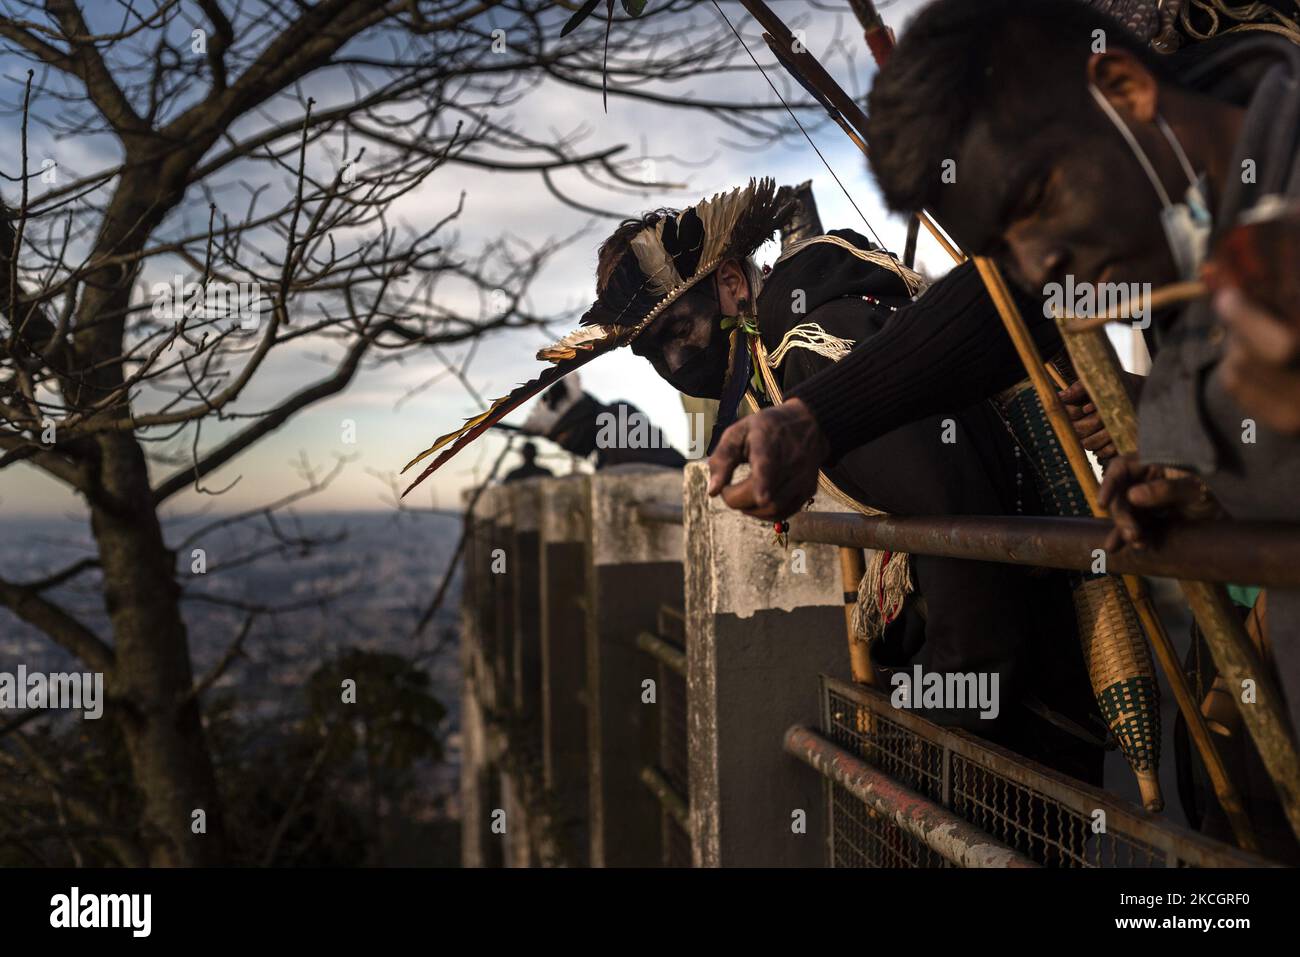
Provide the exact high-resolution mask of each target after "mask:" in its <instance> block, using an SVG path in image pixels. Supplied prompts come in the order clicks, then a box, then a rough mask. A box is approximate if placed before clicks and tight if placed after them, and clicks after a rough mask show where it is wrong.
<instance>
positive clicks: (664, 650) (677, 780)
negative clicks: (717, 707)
mask: <svg viewBox="0 0 1300 957" xmlns="http://www.w3.org/2000/svg"><path fill="white" fill-rule="evenodd" d="M643 507H644V506H643ZM678 514H679V516H680V510H678ZM685 637H686V636H685V620H684V616H683V614H682V611H681V609H679V608H675V607H673V606H670V605H661V606H660V608H659V620H658V622H657V624H656V628H655V631H654V632H649V631H643V632H641V633H640V634H638V635H637V638H636V644H637V647H638V648H640V649H641V650H642V651H644V652H645V653H646V654H648V655H649V656H650V657H651V658H653V659H654V660H655V662H656V663H657V665H658V668H657V675H656V686H657V692H658V694H657V703H658V704H659V709H658V722H659V724H658V729H657V730H658V735H657V739H658V740H657V743H658V747H657V752H658V753H657V754H656V755H655V763H654V764H652V765H647V766H646V767H644V768H642V769H641V783H642V784H644V785H645V786H646V787H647V788H649V789H650V793H652V794H653V795H654V796H655V798H656V800H658V802H659V807H660V810H661V812H662V816H661V821H660V827H661V833H662V838H663V840H662V847H663V863H664V864H665V865H666V866H668V867H689V866H690V865H691V838H690V834H691V823H690V785H689V777H690V775H689V771H688V765H689V757H688V754H687V751H688V744H687V731H686V648H685V647H684V641H685Z"/></svg>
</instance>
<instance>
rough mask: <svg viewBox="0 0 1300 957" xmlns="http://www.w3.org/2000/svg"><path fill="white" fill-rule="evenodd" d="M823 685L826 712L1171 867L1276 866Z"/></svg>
mask: <svg viewBox="0 0 1300 957" xmlns="http://www.w3.org/2000/svg"><path fill="white" fill-rule="evenodd" d="M820 683H821V691H820V695H821V698H822V706H823V708H826V706H827V704H828V702H829V699H830V696H831V695H832V694H833V695H836V696H838V697H840V698H842V699H844V700H846V701H849V702H852V704H853V706H855V707H857V708H860V709H862V710H863V711H864V712H868V713H870V714H872V715H878V716H880V717H881V718H884V719H886V720H888V721H890V722H892V723H894V724H896V725H898V726H899V727H900V728H902V729H904V730H906V731H908V732H910V733H911V734H914V735H916V736H917V737H919V738H923V739H924V740H926V741H928V742H931V743H933V744H935V745H937V746H939V747H940V748H942V750H943V754H944V758H943V760H944V762H945V766H946V765H947V762H949V761H951V759H952V757H953V756H957V757H959V758H961V759H962V760H963V761H965V762H967V763H969V764H971V765H973V766H975V767H979V768H982V769H984V770H986V771H989V772H991V773H993V774H996V775H998V776H999V777H1001V778H1004V779H1006V780H1008V781H1011V782H1014V783H1015V784H1017V785H1019V786H1021V787H1024V788H1027V789H1029V790H1031V791H1034V792H1036V793H1038V794H1040V795H1043V796H1044V797H1046V798H1049V799H1051V800H1053V801H1055V802H1057V803H1058V804H1060V805H1061V806H1063V807H1065V808H1066V809H1068V810H1070V811H1072V812H1074V813H1075V814H1078V815H1079V816H1080V817H1082V818H1089V817H1090V816H1091V815H1092V814H1093V813H1094V812H1095V811H1097V810H1102V811H1104V812H1105V814H1106V821H1107V826H1108V828H1109V830H1110V831H1111V832H1113V833H1117V834H1122V835H1124V836H1125V837H1126V838H1128V839H1130V840H1134V841H1140V842H1142V843H1143V844H1146V845H1149V846H1150V847H1152V848H1155V849H1156V850H1158V851H1160V852H1161V853H1162V854H1164V855H1165V856H1166V857H1167V858H1168V859H1169V862H1170V863H1169V866H1171V867H1172V866H1175V865H1179V866H1192V867H1273V866H1276V864H1275V863H1274V862H1273V861H1270V860H1269V859H1267V858H1266V857H1262V856H1260V855H1258V854H1252V853H1250V852H1248V851H1243V850H1240V849H1239V848H1236V847H1233V846H1232V845H1231V844H1225V843H1223V842H1222V841H1217V840H1215V839H1213V838H1210V837H1206V836H1205V835H1204V834H1199V833H1197V832H1195V831H1191V830H1188V829H1187V828H1185V827H1181V826H1179V825H1177V824H1174V823H1172V822H1171V821H1169V820H1167V819H1165V818H1162V817H1161V816H1160V815H1157V814H1152V813H1151V812H1149V811H1146V810H1143V809H1142V808H1140V807H1137V806H1136V805H1131V804H1129V803H1128V802H1126V801H1124V800H1122V799H1121V798H1118V797H1116V796H1115V795H1113V794H1111V793H1110V792H1108V791H1105V790H1103V789H1101V788H1098V787H1094V786H1093V785H1090V784H1087V783H1085V782H1083V781H1077V780H1075V779H1073V778H1070V777H1067V776H1066V775H1064V774H1061V773H1060V772H1058V771H1054V770H1052V769H1050V768H1047V767H1044V766H1043V765H1041V764H1038V763H1036V762H1034V761H1031V760H1029V759H1028V758H1025V757H1023V756H1022V755H1018V754H1014V753H1012V752H1011V751H1008V750H1006V749H1005V748H1002V747H999V746H998V745H996V744H994V743H993V742H991V741H987V740H985V739H983V738H979V737H976V736H975V735H973V734H970V733H969V732H966V731H961V730H958V729H956V728H944V727H940V726H939V725H936V724H934V723H933V722H931V721H929V720H928V719H926V718H924V717H922V716H921V715H919V714H916V713H914V712H911V711H908V710H907V709H905V708H895V707H894V706H893V704H892V703H891V701H890V697H889V696H888V695H886V694H885V693H883V692H881V691H879V690H877V689H875V688H866V687H863V686H862V685H857V684H852V683H850V682H847V681H843V680H841V679H839V678H832V677H830V676H829V675H822V676H821V677H820ZM826 720H827V716H826V715H823V721H826ZM787 750H789V747H788V745H787ZM845 753H847V754H849V755H850V756H851V757H853V758H854V760H861V759H860V758H858V757H857V756H856V755H853V754H852V753H851V752H845ZM868 766H869V765H868ZM873 770H874V769H873ZM878 773H880V772H878ZM947 773H948V772H945V776H946V775H947ZM921 800H923V801H925V800H928V799H926V798H921ZM981 833H983V832H981Z"/></svg>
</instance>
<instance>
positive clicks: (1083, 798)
mask: <svg viewBox="0 0 1300 957" xmlns="http://www.w3.org/2000/svg"><path fill="white" fill-rule="evenodd" d="M821 710H822V715H821V721H822V733H821V734H820V735H817V734H814V733H813V732H810V731H808V730H807V729H792V730H791V732H790V733H789V734H787V736H786V749H787V750H789V751H790V752H791V753H793V754H795V755H796V756H798V757H800V758H801V759H803V760H804V761H806V762H807V763H809V764H811V765H812V766H813V767H815V768H817V769H818V770H819V771H820V772H821V773H822V774H823V776H824V777H826V778H827V781H828V787H827V790H828V796H827V808H828V814H829V821H830V850H831V862H830V863H831V865H832V866H833V867H948V866H966V867H970V866H1023V865H1024V864H1026V863H1030V862H1032V863H1034V864H1039V865H1046V866H1053V867H1234V866H1235V867H1243V866H1245V867H1261V866H1269V864H1270V862H1269V861H1267V860H1265V859H1263V858H1261V857H1258V856H1256V855H1253V854H1249V853H1247V852H1245V851H1241V850H1238V849H1236V848H1234V847H1231V846H1229V845H1227V844H1222V843H1220V842H1218V841H1214V840H1212V839H1210V838H1207V837H1203V836H1202V835H1199V834H1196V833H1194V832H1192V831H1189V830H1187V829H1186V828H1182V827H1179V826H1177V825H1175V824H1171V823H1169V822H1168V821H1166V820H1164V819H1162V818H1160V817H1157V816H1155V815H1152V814H1149V813H1147V812H1146V811H1143V810H1141V809H1139V808H1137V807H1134V806H1132V805H1129V804H1127V803H1126V802H1124V801H1122V800H1119V799H1117V798H1115V797H1113V796H1112V795H1110V794H1108V793H1107V792H1105V791H1103V790H1101V789H1100V788H1094V787H1091V786H1089V785H1087V784H1084V783H1082V782H1080V781H1076V780H1073V779H1071V778H1068V777H1065V776H1064V775H1061V774H1058V773H1056V772H1054V771H1051V770H1050V769H1048V768H1045V767H1042V766H1041V765H1038V764H1036V763H1034V762H1032V761H1029V760H1028V759H1025V758H1022V757H1019V756H1018V755H1015V754H1013V753H1011V752H1010V751H1007V750H1005V749H1003V748H1000V747H998V746H997V745H994V744H991V743H989V742H986V741H984V740H983V739H980V738H976V737H975V736H973V735H970V734H967V733H964V732H961V731H956V730H951V729H948V728H943V727H940V726H939V725H936V724H933V723H932V722H930V721H927V720H926V719H925V718H922V717H920V716H918V715H916V714H913V713H911V712H908V711H904V710H901V709H897V708H894V707H893V706H892V705H891V704H890V701H889V698H888V697H887V696H886V695H884V694H882V693H880V692H879V691H876V690H874V689H871V688H865V687H862V686H860V685H854V684H850V683H848V682H844V681H839V680H837V679H834V678H829V677H826V676H822V679H821ZM846 759H847V760H846ZM855 762H856V763H860V764H861V765H862V766H863V767H862V768H859V767H855V766H854V765H855ZM864 768H865V769H866V771H865V772H864V770H863V769H864ZM866 772H869V773H866ZM954 819H956V820H957V821H958V822H960V823H959V824H957V825H954V824H953V820H954Z"/></svg>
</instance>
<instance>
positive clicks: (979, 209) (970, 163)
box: [934, 120, 1182, 294]
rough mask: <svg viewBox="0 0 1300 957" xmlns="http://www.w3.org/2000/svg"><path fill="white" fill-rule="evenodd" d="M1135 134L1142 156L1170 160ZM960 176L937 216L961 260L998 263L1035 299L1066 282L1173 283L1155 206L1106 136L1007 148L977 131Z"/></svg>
mask: <svg viewBox="0 0 1300 957" xmlns="http://www.w3.org/2000/svg"><path fill="white" fill-rule="evenodd" d="M1103 122H1104V120H1103ZM1134 132H1135V135H1137V137H1138V140H1139V142H1140V143H1141V144H1142V145H1143V147H1144V149H1146V150H1147V152H1148V155H1157V156H1159V155H1163V154H1162V153H1161V150H1160V147H1164V150H1165V151H1166V152H1167V150H1168V147H1167V144H1164V143H1163V142H1156V141H1154V140H1153V139H1152V135H1153V134H1154V135H1155V136H1159V132H1158V131H1157V130H1155V129H1154V128H1151V129H1137V130H1135V131H1134ZM957 170H958V176H957V182H956V183H953V184H950V185H948V186H947V187H946V191H947V192H946V193H945V196H944V198H943V199H942V200H941V201H940V205H939V206H938V207H937V208H936V209H935V210H934V212H935V215H936V217H937V218H938V219H939V221H940V222H941V223H943V225H944V226H946V227H947V228H948V229H950V230H951V231H952V233H953V235H954V237H955V238H956V239H957V241H958V242H960V243H962V245H963V246H965V247H966V249H967V251H968V252H972V253H974V254H976V255H987V256H991V257H993V258H995V259H997V260H998V261H999V262H1000V263H1001V264H1002V265H1003V266H1005V268H1006V270H1007V272H1008V274H1009V276H1010V278H1011V279H1012V281H1014V282H1016V283H1017V284H1018V285H1020V286H1021V287H1022V288H1024V289H1025V290H1026V291H1029V292H1036V293H1040V294H1041V293H1042V292H1043V287H1044V286H1045V285H1046V284H1047V283H1050V282H1064V280H1065V277H1066V276H1067V275H1072V276H1073V277H1074V281H1075V282H1076V283H1084V282H1087V283H1104V282H1149V283H1151V284H1152V285H1155V286H1159V285H1163V284H1164V283H1168V282H1173V281H1175V280H1176V279H1177V278H1178V273H1177V269H1176V268H1175V266H1174V262H1173V258H1172V256H1171V254H1170V252H1169V246H1168V243H1167V242H1166V240H1165V235H1164V231H1163V229H1162V228H1161V225H1160V218H1159V217H1160V202H1159V200H1158V198H1157V197H1156V194H1155V191H1154V189H1153V188H1152V185H1151V183H1150V181H1149V180H1148V179H1147V178H1146V176H1145V174H1144V173H1143V171H1142V168H1141V167H1140V166H1139V164H1138V162H1137V160H1136V158H1135V157H1134V156H1133V154H1132V152H1130V151H1129V149H1128V147H1127V146H1126V144H1125V143H1124V141H1123V140H1122V139H1121V138H1120V136H1119V134H1118V132H1116V131H1115V130H1113V129H1110V128H1107V127H1106V126H1103V125H1101V124H1100V123H1098V122H1091V123H1078V124H1077V125H1075V126H1073V128H1072V129H1071V130H1066V129H1064V128H1058V129H1057V130H1056V131H1052V130H1042V131H1040V132H1039V134H1038V136H1037V137H1035V139H1034V140H1032V141H1031V142H1028V143H1025V142H1017V143H1010V142H1006V141H1005V139H1003V140H998V139H996V138H995V137H994V135H993V134H992V133H991V132H990V131H989V130H988V128H987V126H984V125H983V124H982V123H977V124H976V125H975V127H974V128H973V129H972V131H971V134H970V135H969V136H968V137H967V140H966V142H965V143H964V144H963V148H962V150H961V152H960V155H959V158H958V163H957ZM1166 182H1168V181H1166ZM1170 192H1171V195H1175V196H1177V197H1181V195H1182V190H1177V191H1175V190H1172V189H1171V190H1170Z"/></svg>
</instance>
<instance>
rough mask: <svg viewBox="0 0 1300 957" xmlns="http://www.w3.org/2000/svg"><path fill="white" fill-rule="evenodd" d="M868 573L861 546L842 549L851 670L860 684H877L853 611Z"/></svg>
mask: <svg viewBox="0 0 1300 957" xmlns="http://www.w3.org/2000/svg"><path fill="white" fill-rule="evenodd" d="M866 573H867V564H866V561H865V560H864V559H863V557H862V549H860V548H841V549H840V581H841V582H842V583H843V585H844V627H845V629H846V632H847V634H848V637H849V670H850V671H851V672H852V674H853V680H854V682H855V683H857V684H860V685H872V684H875V680H874V679H873V675H872V671H871V654H870V649H868V647H867V643H866V642H865V641H858V636H857V633H856V629H855V628H854V627H853V612H854V609H856V608H857V605H858V587H859V586H860V585H861V584H862V577H863V576H864V575H865V574H866Z"/></svg>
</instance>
